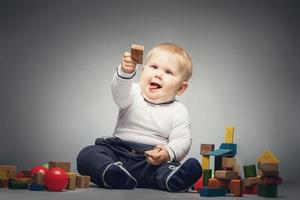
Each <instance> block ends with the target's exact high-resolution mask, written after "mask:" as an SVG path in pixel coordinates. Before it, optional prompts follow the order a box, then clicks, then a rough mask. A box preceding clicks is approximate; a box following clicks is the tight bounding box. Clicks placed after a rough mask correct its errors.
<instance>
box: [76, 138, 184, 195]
mask: <svg viewBox="0 0 300 200" xmlns="http://www.w3.org/2000/svg"><path fill="white" fill-rule="evenodd" d="M153 148H154V146H152V145H146V144H140V143H134V142H128V141H124V140H121V139H120V138H116V137H111V138H106V139H104V138H98V139H97V140H96V141H95V145H91V146H87V147H85V148H84V149H82V150H81V151H80V152H79V155H78V157H77V169H78V172H79V173H80V174H82V175H88V176H90V177H91V181H92V182H93V183H95V184H97V185H99V186H100V187H104V183H103V182H102V179H101V177H102V173H103V171H104V169H105V168H106V167H107V166H108V165H109V164H111V163H114V162H118V161H121V162H122V163H123V167H125V168H126V169H127V171H128V172H129V173H130V174H131V175H132V176H133V177H134V178H135V179H136V180H137V184H138V185H137V187H140V188H156V189H161V190H167V189H166V185H165V182H166V178H167V176H168V175H169V173H170V172H171V170H170V168H169V167H170V166H178V165H180V163H179V162H168V163H164V164H162V165H157V166H156V165H151V164H149V163H148V162H147V160H146V157H145V155H144V151H147V150H151V149H153Z"/></svg>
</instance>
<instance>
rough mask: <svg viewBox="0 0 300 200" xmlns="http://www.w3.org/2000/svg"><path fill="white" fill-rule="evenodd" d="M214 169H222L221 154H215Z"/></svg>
mask: <svg viewBox="0 0 300 200" xmlns="http://www.w3.org/2000/svg"><path fill="white" fill-rule="evenodd" d="M214 167H215V169H214V170H222V156H215V166H214Z"/></svg>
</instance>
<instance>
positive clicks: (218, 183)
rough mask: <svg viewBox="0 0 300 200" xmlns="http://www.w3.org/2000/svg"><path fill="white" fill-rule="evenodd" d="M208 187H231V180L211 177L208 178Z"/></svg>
mask: <svg viewBox="0 0 300 200" xmlns="http://www.w3.org/2000/svg"><path fill="white" fill-rule="evenodd" d="M208 187H223V188H229V182H228V181H227V180H221V179H216V178H210V179H209V180H208Z"/></svg>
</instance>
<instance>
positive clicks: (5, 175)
mask: <svg viewBox="0 0 300 200" xmlns="http://www.w3.org/2000/svg"><path fill="white" fill-rule="evenodd" d="M7 178H8V171H7V170H4V169H0V179H7Z"/></svg>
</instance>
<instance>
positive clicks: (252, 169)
mask: <svg viewBox="0 0 300 200" xmlns="http://www.w3.org/2000/svg"><path fill="white" fill-rule="evenodd" d="M243 168H244V175H245V178H249V177H256V166H255V165H245V166H244V167H243Z"/></svg>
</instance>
